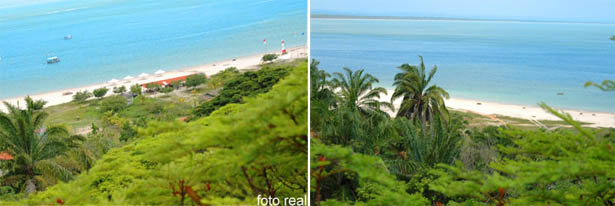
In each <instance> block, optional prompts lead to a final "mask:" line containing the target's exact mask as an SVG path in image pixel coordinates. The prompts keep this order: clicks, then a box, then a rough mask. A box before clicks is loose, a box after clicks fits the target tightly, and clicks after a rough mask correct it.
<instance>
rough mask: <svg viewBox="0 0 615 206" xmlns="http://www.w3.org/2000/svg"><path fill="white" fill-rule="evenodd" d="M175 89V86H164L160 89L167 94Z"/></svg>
mask: <svg viewBox="0 0 615 206" xmlns="http://www.w3.org/2000/svg"><path fill="white" fill-rule="evenodd" d="M173 90H174V89H173V87H163V88H162V89H160V92H162V93H165V94H167V93H171V92H172V91H173Z"/></svg>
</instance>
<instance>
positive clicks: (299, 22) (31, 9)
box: [0, 0, 307, 99]
mask: <svg viewBox="0 0 615 206" xmlns="http://www.w3.org/2000/svg"><path fill="white" fill-rule="evenodd" d="M306 8H307V3H306V1H305V0H224V1H220V0H182V1H173V0H91V1H82V0H36V1H18V0H5V1H2V3H0V57H1V58H2V59H1V61H0V99H5V98H9V97H16V96H22V95H26V94H37V93H42V92H48V91H54V90H58V89H65V88H73V87H78V86H85V85H90V84H94V83H103V82H106V81H108V80H110V79H112V78H116V79H121V78H123V77H125V76H127V75H131V76H136V75H139V74H140V73H142V72H145V73H152V72H155V71H156V70H158V69H163V70H167V71H168V70H173V69H179V68H184V67H190V66H197V65H202V64H206V63H209V62H213V61H219V60H225V59H230V58H235V57H240V56H247V55H252V54H257V53H262V52H265V51H279V50H280V41H281V40H285V41H286V47H287V48H289V47H294V46H303V45H305V44H306V41H307V34H305V33H304V32H307V11H306ZM67 35H72V39H71V40H64V37H65V36H67ZM264 39H267V42H268V43H267V44H263V40H264ZM51 56H58V58H60V60H61V62H60V63H58V64H51V65H48V64H47V63H46V59H47V57H51Z"/></svg>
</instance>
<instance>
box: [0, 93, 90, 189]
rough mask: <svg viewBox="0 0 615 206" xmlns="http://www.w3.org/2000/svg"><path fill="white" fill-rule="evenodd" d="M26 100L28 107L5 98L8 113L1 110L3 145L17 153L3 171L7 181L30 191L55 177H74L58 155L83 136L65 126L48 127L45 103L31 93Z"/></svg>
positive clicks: (40, 187)
mask: <svg viewBox="0 0 615 206" xmlns="http://www.w3.org/2000/svg"><path fill="white" fill-rule="evenodd" d="M26 103H27V104H26V108H25V109H21V108H19V107H16V106H14V105H11V104H9V103H6V102H4V105H5V106H6V108H7V110H8V113H3V112H0V148H4V149H5V151H4V152H7V153H8V154H10V155H11V156H12V157H13V160H12V162H11V163H12V166H13V167H12V168H10V169H9V170H8V172H7V173H6V174H3V177H2V178H3V180H4V181H3V184H5V185H9V186H11V187H13V188H16V189H17V190H19V191H23V192H25V193H26V194H30V193H33V192H35V191H38V190H41V189H43V188H44V187H45V186H47V185H48V184H49V183H50V182H51V183H52V182H54V181H55V179H59V180H62V181H68V180H70V179H72V177H73V175H72V173H71V172H70V171H69V170H68V169H66V168H64V167H63V166H62V165H60V164H58V162H56V161H55V158H56V157H58V156H62V155H64V154H66V153H67V152H68V151H69V150H70V149H71V147H73V146H74V145H75V141H78V140H83V139H82V137H79V136H71V135H70V134H69V132H68V130H67V129H66V128H65V127H62V126H50V127H45V126H44V122H45V119H46V118H47V117H48V114H47V113H45V112H42V111H40V109H41V108H42V107H43V105H44V103H43V102H37V101H32V99H30V98H29V97H28V98H26Z"/></svg>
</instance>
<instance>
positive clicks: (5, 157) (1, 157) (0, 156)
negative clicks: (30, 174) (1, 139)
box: [0, 152, 13, 160]
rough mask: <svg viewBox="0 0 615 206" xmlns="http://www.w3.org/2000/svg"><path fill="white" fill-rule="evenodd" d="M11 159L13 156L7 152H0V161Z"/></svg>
mask: <svg viewBox="0 0 615 206" xmlns="http://www.w3.org/2000/svg"><path fill="white" fill-rule="evenodd" d="M12 159H13V155H11V154H9V153H8V152H0V160H12Z"/></svg>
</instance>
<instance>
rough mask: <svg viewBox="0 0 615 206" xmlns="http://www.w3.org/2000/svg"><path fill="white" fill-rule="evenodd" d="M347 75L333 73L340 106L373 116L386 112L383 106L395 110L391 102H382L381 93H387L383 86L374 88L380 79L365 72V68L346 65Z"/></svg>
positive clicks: (333, 84) (332, 81)
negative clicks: (356, 68)
mask: <svg viewBox="0 0 615 206" xmlns="http://www.w3.org/2000/svg"><path fill="white" fill-rule="evenodd" d="M344 71H346V73H345V75H344V74H342V73H339V72H335V73H333V76H334V78H333V80H331V84H332V86H333V87H334V88H335V89H336V90H337V91H336V95H337V97H338V99H339V102H340V106H341V107H345V108H346V109H349V110H350V111H352V112H358V113H360V114H363V115H367V116H371V115H375V114H384V115H386V113H385V112H384V111H382V110H381V109H382V107H384V108H388V109H390V110H391V111H393V105H392V104H391V103H389V102H381V101H380V100H379V99H380V95H381V94H385V95H386V94H387V91H386V89H384V88H382V87H376V88H373V85H374V83H378V79H376V78H375V77H373V76H372V75H370V74H365V75H364V74H363V70H362V69H361V70H357V71H354V72H353V71H352V70H350V69H348V68H346V67H344Z"/></svg>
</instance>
